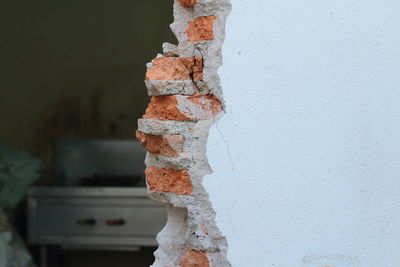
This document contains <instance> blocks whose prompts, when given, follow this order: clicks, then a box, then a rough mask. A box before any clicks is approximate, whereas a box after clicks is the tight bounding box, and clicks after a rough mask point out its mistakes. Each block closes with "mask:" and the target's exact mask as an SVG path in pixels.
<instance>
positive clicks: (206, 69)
mask: <svg viewBox="0 0 400 267" xmlns="http://www.w3.org/2000/svg"><path fill="white" fill-rule="evenodd" d="M229 12H230V1H229V0H198V1H193V0H174V18H175V20H174V22H173V23H172V24H171V29H172V31H173V32H174V34H175V35H176V37H177V39H178V45H173V44H169V43H164V44H163V54H159V55H157V58H168V57H169V58H172V57H174V58H178V59H177V60H178V61H179V62H182V60H180V59H179V58H183V59H184V60H187V58H193V61H192V63H191V64H192V65H191V66H193V67H189V66H188V65H185V68H186V70H185V72H189V79H188V80H151V79H147V78H146V81H145V83H146V86H147V88H148V92H149V95H150V96H153V97H154V96H165V95H170V96H173V98H171V101H172V100H174V101H176V103H177V104H176V106H175V107H169V106H165V108H166V110H165V111H168V112H169V113H171V112H172V113H171V114H173V112H175V113H176V112H180V113H181V114H176V115H174V116H175V117H174V119H175V118H176V119H177V120H168V119H167V120H166V118H169V117H167V116H166V115H165V114H164V115H163V114H157V112H163V111H162V110H163V109H162V108H161V109H160V108H154V110H152V112H153V113H151V114H150V113H148V112H150V111H149V110H148V111H146V115H145V116H144V117H145V118H143V119H140V120H139V121H138V130H139V131H140V132H142V133H144V134H151V135H161V136H167V135H180V136H182V137H183V140H184V142H183V150H181V151H179V154H173V153H169V154H166V155H168V156H166V155H162V154H154V153H150V152H148V153H147V156H146V165H147V166H148V167H151V168H153V169H154V168H161V169H169V170H187V171H188V174H189V177H190V181H191V185H190V186H191V187H192V190H191V191H190V192H191V193H190V194H186V193H184V192H189V191H187V190H183V191H181V192H183V193H171V192H157V191H149V196H150V197H151V198H153V199H155V200H158V201H161V202H163V203H165V204H166V207H167V214H168V222H167V224H166V226H165V227H164V229H163V230H162V231H161V232H160V233H159V234H158V236H157V240H158V242H159V248H158V249H157V251H156V252H155V253H154V255H155V257H156V261H155V262H154V264H153V265H152V266H153V267H167V266H168V267H178V266H181V267H194V266H198V267H207V266H208V267H229V266H231V265H230V263H229V262H228V260H227V258H226V253H227V248H228V246H227V241H226V238H225V237H224V236H223V235H222V233H221V232H220V231H219V229H218V227H217V225H216V221H215V217H216V214H215V212H214V210H213V208H212V203H211V202H210V200H209V195H208V193H207V192H206V190H205V188H204V187H203V185H202V181H203V177H204V176H205V175H207V174H210V173H211V172H212V169H211V167H210V166H209V163H208V160H207V140H208V132H209V129H210V127H211V126H213V125H214V124H215V123H216V122H217V121H218V119H219V118H220V116H222V114H223V113H224V111H223V109H224V101H223V96H222V88H221V85H220V80H219V76H218V68H219V67H220V66H221V65H222V54H221V46H222V43H223V39H224V34H225V22H226V19H227V16H228V14H229ZM199 17H202V18H201V20H200V21H205V22H206V23H205V24H204V25H206V26H204V27H206V28H204V29H202V28H193V29H189V27H192V26H193V25H194V26H193V27H200V26H201V25H203V24H202V23H203V22H201V23H200V24H197V21H198V20H196V18H199ZM203 17H204V18H203ZM207 19H209V21H208V22H207ZM193 20H196V23H194V24H191V25H192V26H190V24H189V23H188V22H190V21H193ZM210 21H212V25H211V26H210V23H209V22H210ZM207 23H208V24H207ZM198 25H200V26H198ZM201 27H203V26H201ZM210 27H211V28H210ZM210 29H211V30H212V32H211V33H210ZM197 31H199V32H197ZM197 33H199V34H201V35H200V36H197V37H195V38H191V39H190V38H189V34H197ZM203 34H206V35H204V36H206V37H205V38H208V39H210V37H213V39H212V40H199V41H196V42H191V41H190V40H198V39H201V38H202V36H203ZM198 58H201V60H202V62H201V73H200V74H201V77H202V79H201V80H200V79H196V77H199V76H196V77H195V71H199V69H198V66H199V64H198ZM164 62H176V61H175V60H172V61H171V60H168V61H165V60H164ZM184 62H186V61H184ZM178 64H182V63H178ZM185 64H186V63H185ZM153 66H154V62H151V63H149V64H147V67H148V69H149V70H150V69H151V68H153ZM180 66H182V65H180ZM179 68H180V67H178V66H177V67H176V68H175V69H169V70H168V69H167V72H168V73H171V71H172V73H173V75H174V76H173V77H174V78H175V77H183V76H179V74H178V76H176V73H175V72H174V71H175V70H179ZM195 68H196V70H195ZM161 74H162V73H161ZM196 75H197V74H196ZM157 77H165V76H163V75H159V76H157ZM186 77H187V76H186ZM185 95H186V96H196V95H197V96H201V95H203V96H207V97H206V98H207V99H209V98H208V95H213V96H215V97H216V98H217V99H218V100H219V101H218V103H219V104H218V105H219V106H220V108H219V109H218V110H216V109H215V104H216V102H211V99H209V100H207V101H206V99H205V98H201V97H200V98H194V100H193V103H192V102H190V101H191V97H189V98H186V97H184V96H185ZM157 99H160V98H157ZM161 99H162V100H158V101H169V99H170V98H161ZM213 101H214V100H213ZM154 103H157V102H154ZM154 103H153V104H154ZM163 103H164V102H163ZM163 105H164V104H163ZM163 108H164V107H163ZM154 112H155V113H154ZM175 113H174V114H175ZM159 115H160V116H159ZM184 118H187V119H184ZM163 138H164V137H163ZM167 139H168V138H167ZM158 140H159V139H158ZM168 140H170V139H168ZM146 142H147V141H146ZM171 145H172V147H174V146H173V144H171ZM175 147H176V146H175ZM152 151H156V152H157V151H161V150H160V149H154V150H152ZM157 153H158V152H157ZM160 153H161V152H160ZM153 169H152V170H153ZM163 172H164V171H163ZM171 172H172V171H171ZM174 172H175V171H174ZM164 173H165V172H164ZM167 173H170V172H167ZM179 173H180V171H179ZM168 179H170V178H168ZM171 179H172V178H171ZM174 179H175V178H174ZM177 179H179V177H178V178H177ZM152 181H153V182H154V180H152ZM159 182H160V183H162V182H163V181H159ZM178 182H179V181H178ZM160 188H163V187H162V186H161V187H160ZM205 256H206V258H205ZM188 257H189V258H188Z"/></svg>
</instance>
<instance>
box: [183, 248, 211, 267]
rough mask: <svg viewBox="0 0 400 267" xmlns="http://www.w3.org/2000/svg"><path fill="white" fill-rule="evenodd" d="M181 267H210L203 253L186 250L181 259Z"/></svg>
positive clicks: (205, 254)
mask: <svg viewBox="0 0 400 267" xmlns="http://www.w3.org/2000/svg"><path fill="white" fill-rule="evenodd" d="M180 264H181V267H210V263H209V262H208V258H207V253H206V252H205V251H200V250H194V249H188V250H187V251H186V253H185V255H184V256H183V257H182V259H181V262H180Z"/></svg>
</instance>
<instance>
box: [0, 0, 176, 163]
mask: <svg viewBox="0 0 400 267" xmlns="http://www.w3.org/2000/svg"><path fill="white" fill-rule="evenodd" d="M171 22H172V1H171V0H170V1H168V0H145V1H138V0H79V1H77V0H69V1H62V0H60V1H56V0H35V1H32V0H1V1H0V62H1V63H0V122H1V127H0V140H2V141H6V142H8V143H10V144H11V145H14V146H17V147H20V148H24V149H26V150H28V151H30V152H31V153H33V154H35V155H38V156H40V157H42V158H43V159H45V160H46V162H47V163H48V162H49V158H50V147H51V146H50V144H51V140H52V139H54V138H123V139H129V138H134V137H133V131H134V129H135V128H136V120H137V118H138V117H139V116H140V115H141V114H143V111H144V109H145V107H146V104H147V101H148V98H147V94H146V88H145V86H144V83H143V77H144V73H145V63H146V62H148V61H150V60H151V59H152V58H153V57H155V56H156V54H157V53H158V52H160V51H161V44H162V42H164V41H170V42H175V38H174V37H173V36H172V33H171V32H170V29H169V27H168V25H169V24H170V23H171Z"/></svg>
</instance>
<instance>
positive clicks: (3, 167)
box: [0, 142, 43, 209]
mask: <svg viewBox="0 0 400 267" xmlns="http://www.w3.org/2000/svg"><path fill="white" fill-rule="evenodd" d="M42 166H43V164H42V162H41V160H39V159H36V158H34V157H32V156H31V155H30V154H29V153H27V152H25V151H23V150H19V149H15V148H13V147H11V146H9V145H7V144H4V143H1V142H0V209H2V208H3V209H12V208H14V207H15V206H16V205H17V204H18V202H19V201H20V200H21V199H22V198H23V197H24V196H25V194H26V191H27V190H28V187H29V185H30V184H32V183H33V182H34V181H35V180H37V179H38V178H39V176H40V171H41V169H42Z"/></svg>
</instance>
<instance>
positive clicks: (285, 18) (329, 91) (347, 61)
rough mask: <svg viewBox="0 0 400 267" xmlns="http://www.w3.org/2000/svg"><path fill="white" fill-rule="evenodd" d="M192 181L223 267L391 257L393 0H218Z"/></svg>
mask: <svg viewBox="0 0 400 267" xmlns="http://www.w3.org/2000/svg"><path fill="white" fill-rule="evenodd" d="M232 8H233V9H232V13H231V15H230V16H229V18H228V22H227V28H226V30H227V32H226V39H225V44H224V46H223V49H222V51H223V59H224V64H223V66H222V67H221V70H220V77H221V80H222V87H223V89H224V99H225V104H226V112H227V113H226V114H225V115H224V116H222V117H221V119H220V120H219V121H218V122H217V124H215V125H214V126H213V127H212V128H211V131H210V137H209V142H208V147H207V150H208V151H207V154H208V159H209V162H210V165H211V167H212V169H213V171H214V172H213V173H212V174H211V175H208V176H206V177H205V179H204V185H205V188H206V190H207V192H209V194H210V197H211V200H212V203H213V206H214V208H215V210H216V212H217V225H218V226H219V228H220V230H221V232H223V233H224V235H225V236H226V237H227V240H228V245H229V250H228V259H229V260H230V261H231V263H232V265H233V266H238V267H242V266H243V267H247V266H257V267H265V266H277V267H289V266H306V267H321V266H324V267H328V266H330V267H350V266H351V267H354V266H359V267H376V266H382V267H389V266H398V264H399V262H400V253H399V252H400V251H399V248H400V224H399V221H400V213H399V209H400V198H399V190H400V180H399V175H400V154H399V151H400V138H399V137H400V126H399V121H400V120H399V118H400V109H399V103H400V91H399V77H400V56H399V55H400V54H399V47H400V37H399V36H400V17H399V15H398V12H399V10H400V3H399V2H397V1H389V0H383V1H370V0H363V1H361V0H360V1H358V0H355V1H337V0H327V1H308V0H299V1H289V0H271V1H265V0H232Z"/></svg>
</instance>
